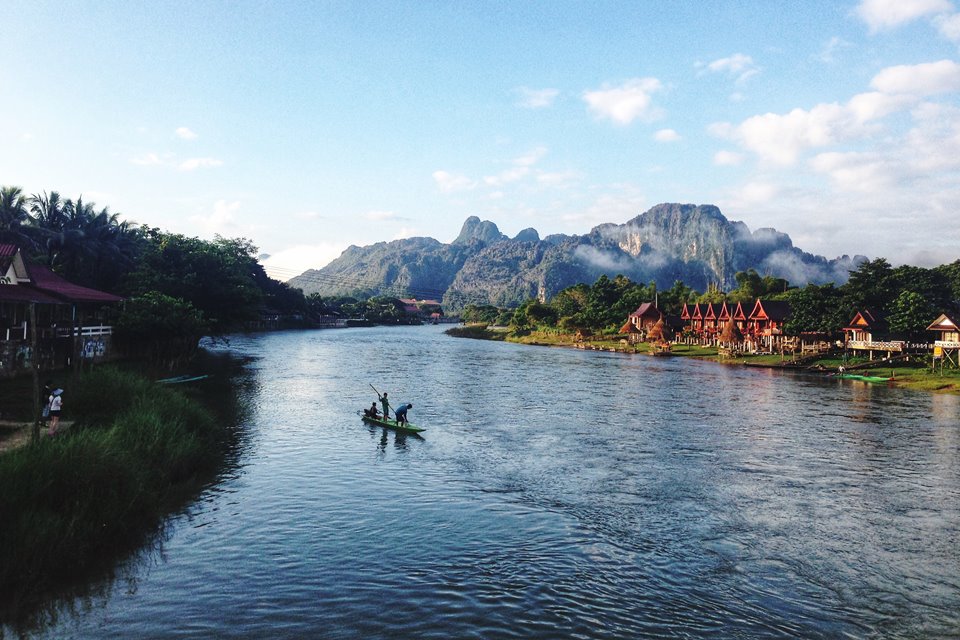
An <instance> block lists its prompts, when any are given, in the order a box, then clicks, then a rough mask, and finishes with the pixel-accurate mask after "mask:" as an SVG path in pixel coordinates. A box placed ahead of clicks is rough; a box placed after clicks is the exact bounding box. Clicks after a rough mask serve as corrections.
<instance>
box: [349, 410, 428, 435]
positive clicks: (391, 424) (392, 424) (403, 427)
mask: <svg viewBox="0 0 960 640" xmlns="http://www.w3.org/2000/svg"><path fill="white" fill-rule="evenodd" d="M357 415H359V416H360V417H361V418H363V421H364V422H366V423H367V424H374V425H377V426H378V427H386V428H387V429H394V430H396V431H403V432H405V433H420V432H421V431H426V429H424V428H423V427H418V426H417V425H415V424H410V423H409V422H405V423H403V424H400V423H398V422H397V421H396V420H390V419H389V418H388V419H386V420H384V419H383V418H371V417H370V416H368V415H366V414H364V413H363V411H357Z"/></svg>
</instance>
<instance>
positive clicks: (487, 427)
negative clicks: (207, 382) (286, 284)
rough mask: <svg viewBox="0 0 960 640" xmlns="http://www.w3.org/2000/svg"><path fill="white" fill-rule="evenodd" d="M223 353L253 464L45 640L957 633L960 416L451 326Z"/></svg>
mask: <svg viewBox="0 0 960 640" xmlns="http://www.w3.org/2000/svg"><path fill="white" fill-rule="evenodd" d="M223 349H227V350H230V351H233V352H236V353H238V354H240V355H244V356H250V357H253V358H254V360H253V362H252V363H251V365H250V366H249V367H248V368H247V369H246V370H245V372H244V373H243V374H242V375H241V376H240V377H239V378H238V379H237V380H236V382H235V386H236V390H237V392H238V393H239V394H241V395H242V396H243V398H244V399H245V400H246V401H248V403H249V405H250V407H251V411H250V414H249V416H248V423H247V424H244V425H242V426H241V450H240V452H239V454H238V460H237V462H236V464H235V465H233V466H231V467H230V468H229V469H228V470H227V471H226V472H225V473H224V475H223V477H222V478H221V479H220V480H219V481H218V482H217V483H215V484H214V485H212V486H211V487H210V488H209V489H208V490H206V491H205V492H204V493H203V494H202V495H201V496H200V497H199V499H198V500H197V501H196V502H195V503H193V504H191V505H190V506H189V507H188V508H187V509H186V510H185V511H184V512H183V513H181V514H178V515H176V516H174V517H172V518H171V520H170V522H169V526H168V529H167V533H166V535H165V537H164V540H163V542H162V544H161V545H159V548H157V549H155V550H151V551H147V552H145V553H144V554H143V557H141V558H139V559H138V560H136V561H135V562H132V563H131V566H130V567H128V568H127V569H126V571H125V572H123V573H125V574H126V576H125V577H124V578H121V579H117V580H116V581H115V582H113V583H112V584H108V585H107V586H105V587H104V589H103V591H104V594H103V595H101V596H97V597H92V598H90V597H88V598H86V599H83V600H82V601H80V600H77V601H74V602H70V603H67V604H64V605H63V606H62V607H61V608H60V613H59V615H58V616H57V617H56V620H55V621H53V622H51V623H50V625H51V626H48V627H47V628H46V629H44V630H42V631H39V632H35V633H34V634H33V635H37V636H38V637H50V638H63V637H80V638H103V637H118V638H133V637H136V638H173V637H183V638H213V637H216V638H303V637H316V638H444V639H446V638H510V637H516V638H532V637H537V638H640V637H647V636H657V637H680V638H701V637H704V638H705V637H711V638H713V637H734V638H765V637H769V638H784V637H797V638H837V637H854V638H862V637H875V638H883V637H958V636H960V424H958V422H960V397H957V396H942V395H930V394H923V393H911V392H906V391H901V390H897V389H891V388H886V387H876V386H869V385H866V384H864V383H860V382H853V381H834V380H827V379H822V378H815V377H802V376H801V377H798V376H794V375H783V374H780V373H777V372H772V371H767V370H756V369H748V368H742V367H725V366H718V365H717V364H715V363H709V362H699V361H694V360H691V359H686V358H672V359H671V358H651V357H648V356H624V355H620V354H612V353H601V352H583V351H577V350H572V349H548V348H538V347H525V346H517V345H512V344H504V343H493V342H483V341H475V340H467V339H455V338H450V337H447V336H445V335H443V333H442V327H418V328H374V329H346V330H327V331H315V332H290V333H273V334H265V335H255V336H243V337H237V338H234V339H233V340H232V341H231V344H230V345H229V347H223ZM370 383H373V384H374V385H376V386H377V387H378V388H379V389H380V390H381V391H382V390H388V391H389V392H390V395H391V396H392V397H393V398H394V400H395V401H410V402H413V403H414V405H415V406H414V409H413V410H411V412H410V417H411V420H412V421H413V422H414V423H416V424H420V425H422V426H424V427H426V428H427V429H428V430H427V431H426V432H425V433H424V434H423V437H422V438H416V437H411V436H403V435H397V434H395V433H393V432H387V431H385V430H383V429H380V428H372V427H369V426H367V425H365V424H363V423H362V422H361V421H360V419H359V418H358V417H357V415H356V413H355V412H356V410H357V409H359V408H362V407H366V406H369V405H370V402H371V401H372V400H373V399H375V396H374V394H373V391H372V390H371V389H370V386H369V384H370Z"/></svg>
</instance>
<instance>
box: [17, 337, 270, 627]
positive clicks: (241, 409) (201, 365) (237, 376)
mask: <svg viewBox="0 0 960 640" xmlns="http://www.w3.org/2000/svg"><path fill="white" fill-rule="evenodd" d="M251 361H252V358H243V359H241V358H237V357H236V356H233V355H231V354H227V353H211V352H205V351H202V352H201V353H200V354H199V355H198V357H197V358H196V359H195V360H194V362H193V366H192V371H196V372H202V373H205V374H208V375H209V376H210V377H209V378H207V379H205V380H204V381H203V384H202V385H198V386H196V387H193V388H185V389H183V391H184V392H185V393H187V395H190V396H191V397H193V398H195V399H196V400H198V401H200V402H202V403H203V404H204V406H206V407H207V408H208V409H210V410H211V411H213V412H214V413H215V415H216V416H217V418H219V419H220V420H222V421H223V423H224V424H227V425H232V426H231V428H228V429H226V430H225V433H226V440H225V441H224V442H223V443H222V444H223V450H222V456H223V457H222V461H221V463H220V464H219V465H217V467H216V468H215V469H214V470H213V471H212V472H211V473H209V474H207V475H205V476H203V477H199V478H196V480H195V481H194V482H193V483H192V484H191V485H189V486H182V487H176V488H175V493H176V495H175V496H174V497H173V498H172V499H171V501H170V502H169V503H168V504H166V505H159V506H160V508H162V509H163V512H164V514H165V515H164V517H163V519H162V520H161V522H160V523H159V524H152V525H150V526H148V527H147V528H146V529H145V530H144V531H143V532H142V535H141V536H140V537H139V538H135V539H134V540H132V541H131V542H129V543H127V544H123V545H118V546H116V547H114V548H113V549H111V551H110V552H109V553H106V554H103V555H102V556H100V557H97V558H93V559H91V561H90V563H89V564H88V565H87V567H86V570H85V571H84V572H83V574H82V575H78V576H75V577H73V578H70V579H66V580H64V581H62V582H61V583H60V584H58V585H57V586H56V587H55V588H54V589H51V590H47V591H39V592H38V591H36V590H30V589H29V586H28V587H27V588H26V589H25V590H21V591H18V592H16V593H5V594H0V640H2V639H3V638H5V637H6V634H7V633H10V634H11V635H12V636H13V637H26V636H29V635H32V634H34V633H36V632H38V631H41V630H43V629H44V628H48V627H52V626H54V625H57V624H58V623H59V621H60V620H61V619H64V620H68V619H71V618H75V617H77V616H78V615H80V614H87V613H89V612H91V611H94V610H96V609H99V608H102V607H104V606H106V604H107V603H108V602H109V600H110V595H111V594H112V593H114V592H115V591H117V590H119V589H121V588H122V589H123V590H124V591H126V592H127V593H128V594H135V593H136V592H137V591H138V589H139V584H140V580H141V579H142V578H143V577H144V576H148V575H149V573H150V569H151V567H153V566H156V565H157V563H158V562H162V561H164V559H165V558H164V544H165V543H166V542H167V541H168V540H169V539H170V537H171V536H172V535H173V529H172V528H171V527H170V523H171V517H172V516H176V515H179V514H183V513H184V512H185V511H186V510H187V509H188V508H189V507H190V505H192V504H194V503H195V502H196V500H197V499H198V498H199V497H200V495H201V494H202V493H203V492H204V491H205V490H208V489H210V488H211V487H214V486H215V485H217V484H219V483H220V482H222V481H223V480H224V479H226V478H230V477H232V476H234V475H235V474H236V473H237V471H238V469H239V468H240V466H241V464H242V460H243V457H244V455H245V454H246V453H247V452H248V451H249V450H250V448H251V438H250V434H249V432H248V431H247V430H246V428H245V427H246V425H248V424H249V423H250V420H249V416H250V415H251V411H252V409H253V407H252V404H251V402H250V400H249V399H250V398H252V397H255V395H256V394H255V393H252V392H249V391H256V389H258V388H259V382H258V381H257V378H256V376H254V375H250V373H249V369H247V368H246V367H247V365H248V364H249V363H250V362H251ZM238 387H240V388H243V389H245V390H247V392H237V389H238ZM188 518H189V516H188Z"/></svg>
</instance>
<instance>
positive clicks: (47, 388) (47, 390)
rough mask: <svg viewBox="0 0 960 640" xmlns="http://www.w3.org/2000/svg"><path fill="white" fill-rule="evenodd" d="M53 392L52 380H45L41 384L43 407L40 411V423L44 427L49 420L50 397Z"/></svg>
mask: <svg viewBox="0 0 960 640" xmlns="http://www.w3.org/2000/svg"><path fill="white" fill-rule="evenodd" d="M52 393H53V382H52V381H50V380H47V381H46V383H44V385H43V395H42V396H41V397H42V398H43V402H44V405H43V409H42V410H41V411H40V425H41V426H42V427H44V428H46V426H47V423H48V422H49V421H50V398H51V394H52Z"/></svg>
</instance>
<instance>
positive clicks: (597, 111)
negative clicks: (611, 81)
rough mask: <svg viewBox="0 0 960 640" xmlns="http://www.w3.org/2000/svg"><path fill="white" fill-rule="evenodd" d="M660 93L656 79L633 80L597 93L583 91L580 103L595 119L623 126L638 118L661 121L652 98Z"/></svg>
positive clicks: (659, 83) (607, 87) (605, 88)
mask: <svg viewBox="0 0 960 640" xmlns="http://www.w3.org/2000/svg"><path fill="white" fill-rule="evenodd" d="M662 89H663V85H662V84H661V82H660V81H659V80H657V79H656V78H634V79H632V80H628V81H627V82H625V83H624V84H622V85H620V86H619V87H609V86H607V85H604V87H603V88H602V89H598V90H596V91H585V92H584V94H583V100H584V101H585V102H586V103H587V105H588V106H589V108H590V111H592V112H593V113H594V115H595V116H597V117H598V118H601V119H609V120H613V121H614V122H616V123H617V124H624V125H625V124H630V123H631V122H633V121H634V120H636V119H638V118H639V119H642V120H647V121H651V120H655V119H656V118H658V117H660V110H659V109H656V108H655V107H653V104H652V103H653V99H652V97H651V96H652V94H654V93H656V92H658V91H661V90H662Z"/></svg>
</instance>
